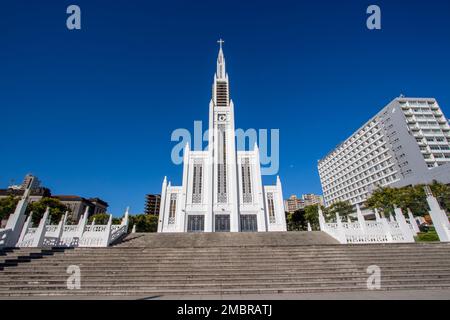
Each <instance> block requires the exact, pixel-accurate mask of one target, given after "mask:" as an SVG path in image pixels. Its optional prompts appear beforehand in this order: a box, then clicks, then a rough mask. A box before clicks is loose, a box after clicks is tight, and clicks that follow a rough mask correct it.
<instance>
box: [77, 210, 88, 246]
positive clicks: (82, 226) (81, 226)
mask: <svg viewBox="0 0 450 320" xmlns="http://www.w3.org/2000/svg"><path fill="white" fill-rule="evenodd" d="M88 215H89V207H86V210H84V214H82V215H81V218H80V221H78V229H77V235H76V237H78V241H79V242H81V238H83V233H84V229H85V228H86V224H87V221H88Z"/></svg>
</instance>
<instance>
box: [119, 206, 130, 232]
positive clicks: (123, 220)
mask: <svg viewBox="0 0 450 320" xmlns="http://www.w3.org/2000/svg"><path fill="white" fill-rule="evenodd" d="M129 216H130V207H127V209H126V210H125V215H124V216H123V218H122V221H121V223H120V225H122V226H125V225H126V226H127V227H126V230H125V232H127V230H128V223H129Z"/></svg>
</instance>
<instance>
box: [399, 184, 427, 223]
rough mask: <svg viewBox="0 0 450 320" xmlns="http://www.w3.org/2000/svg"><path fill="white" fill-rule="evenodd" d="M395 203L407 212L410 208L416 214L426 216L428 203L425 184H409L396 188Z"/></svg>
mask: <svg viewBox="0 0 450 320" xmlns="http://www.w3.org/2000/svg"><path fill="white" fill-rule="evenodd" d="M394 194H395V196H394V204H395V206H397V207H399V208H401V209H402V212H403V214H405V215H406V214H407V212H408V211H407V210H408V208H409V209H410V210H411V212H412V213H413V215H414V216H424V215H425V214H427V213H428V210H429V208H428V204H427V201H426V195H425V190H424V186H423V185H416V186H407V187H403V188H397V189H394Z"/></svg>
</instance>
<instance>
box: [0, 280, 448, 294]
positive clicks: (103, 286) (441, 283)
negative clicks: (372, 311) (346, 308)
mask: <svg viewBox="0 0 450 320" xmlns="http://www.w3.org/2000/svg"><path fill="white" fill-rule="evenodd" d="M339 284H341V285H343V286H354V287H358V288H365V287H366V283H365V281H355V280H336V281H334V280H325V281H322V280H320V279H319V280H318V281H315V280H310V281H300V282H296V281H286V282H279V281H278V282H271V283H261V282H251V281H250V282H244V281H242V282H236V283H227V282H223V283H218V284H216V283H202V284H192V283H186V284H183V285H180V284H170V283H161V284H154V283H152V284H151V285H148V284H146V283H131V284H130V283H127V284H121V283H117V284H115V285H114V284H108V283H97V284H90V283H88V284H83V285H82V286H83V289H84V290H93V289H96V290H124V291H132V290H139V289H140V290H166V289H169V290H170V289H172V290H173V289H177V288H183V289H187V288H190V289H191V290H196V289H205V288H207V289H221V290H226V289H237V288H244V289H250V288H253V289H260V288H273V287H279V286H282V287H284V288H303V287H312V286H314V287H333V286H337V285H339ZM424 284H426V285H433V286H435V287H448V286H450V280H447V279H436V278H428V277H424V278H423V279H414V281H411V280H410V279H393V280H385V281H383V282H382V286H383V285H386V286H394V285H395V286H399V287H401V286H403V285H406V286H407V285H416V286H420V285H424ZM33 289H37V290H44V289H46V290H55V289H56V290H58V289H59V290H67V285H66V284H65V283H64V284H47V285H42V284H35V285H33V284H28V285H8V286H0V292H5V293H7V292H8V291H9V290H15V291H18V290H33Z"/></svg>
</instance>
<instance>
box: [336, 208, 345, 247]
mask: <svg viewBox="0 0 450 320" xmlns="http://www.w3.org/2000/svg"><path fill="white" fill-rule="evenodd" d="M336 223H337V234H338V237H339V241H340V242H341V243H347V237H346V236H345V231H344V227H343V226H342V220H341V216H340V215H339V212H336Z"/></svg>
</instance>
